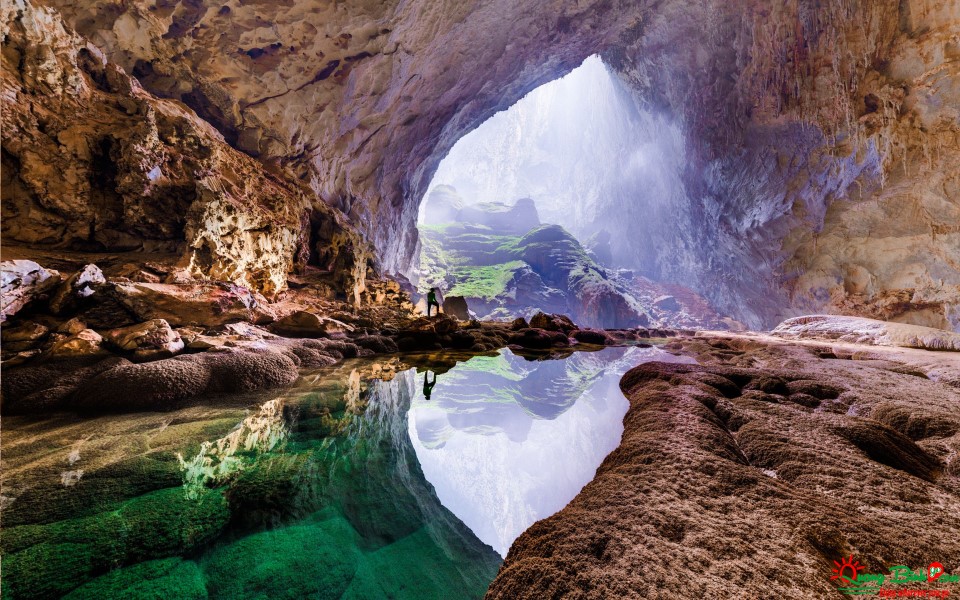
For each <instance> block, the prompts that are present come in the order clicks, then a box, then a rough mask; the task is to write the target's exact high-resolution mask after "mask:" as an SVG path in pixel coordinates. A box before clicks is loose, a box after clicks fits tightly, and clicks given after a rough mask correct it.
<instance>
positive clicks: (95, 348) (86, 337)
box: [47, 329, 106, 357]
mask: <svg viewBox="0 0 960 600" xmlns="http://www.w3.org/2000/svg"><path fill="white" fill-rule="evenodd" d="M102 344H103V338H102V337H100V334H99V333H97V332H96V331H94V330H92V329H84V330H82V331H80V332H79V333H77V334H76V335H71V336H69V337H67V338H64V339H62V340H60V341H58V342H54V344H53V346H51V347H50V350H48V351H47V355H48V356H56V357H76V356H96V355H99V354H106V351H105V350H104V349H103V347H102Z"/></svg>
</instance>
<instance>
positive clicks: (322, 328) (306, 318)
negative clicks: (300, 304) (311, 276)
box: [270, 310, 353, 337]
mask: <svg viewBox="0 0 960 600" xmlns="http://www.w3.org/2000/svg"><path fill="white" fill-rule="evenodd" d="M270 328H271V329H272V330H273V331H275V332H276V333H279V334H282V335H286V336H292V337H330V336H331V335H335V334H343V333H346V332H348V331H353V327H351V326H349V325H347V324H346V323H343V322H341V321H338V320H336V319H331V318H329V317H323V316H320V315H318V314H316V313H313V312H310V311H306V310H298V311H296V312H294V313H291V314H289V315H287V316H285V317H284V318H282V319H280V320H279V321H277V322H276V323H273V324H272V325H271V327H270Z"/></svg>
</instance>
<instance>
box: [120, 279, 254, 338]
mask: <svg viewBox="0 0 960 600" xmlns="http://www.w3.org/2000/svg"><path fill="white" fill-rule="evenodd" d="M110 295H111V296H112V297H113V298H115V299H116V300H117V301H118V302H119V303H120V304H121V305H122V306H123V307H125V308H126V309H127V310H128V311H130V312H131V313H132V314H134V315H136V316H137V317H138V318H139V319H140V320H141V321H147V320H153V319H163V320H165V321H167V322H168V323H169V324H170V325H171V326H174V327H179V326H182V325H205V326H212V325H222V324H225V323H230V322H232V321H250V322H261V321H264V320H270V319H271V318H272V317H271V315H270V313H269V312H268V310H267V309H266V306H265V305H266V302H265V301H264V300H263V298H262V297H258V294H256V293H255V292H252V291H251V290H249V289H247V288H245V287H242V286H238V285H233V284H225V283H203V282H195V283H193V284H190V285H174V284H168V283H123V282H119V281H118V282H115V283H113V284H112V289H111V290H110Z"/></svg>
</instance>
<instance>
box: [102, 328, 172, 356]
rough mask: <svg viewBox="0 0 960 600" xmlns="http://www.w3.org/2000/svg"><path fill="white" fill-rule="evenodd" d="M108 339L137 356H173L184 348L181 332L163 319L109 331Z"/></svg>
mask: <svg viewBox="0 0 960 600" xmlns="http://www.w3.org/2000/svg"><path fill="white" fill-rule="evenodd" d="M107 341H109V342H110V343H111V344H113V345H114V346H116V347H117V348H119V349H120V350H124V351H126V352H130V353H132V354H133V355H134V356H135V357H137V358H161V357H167V356H173V355H174V354H176V353H177V352H180V351H181V350H183V340H182V339H180V334H179V333H177V332H176V331H174V330H173V329H171V328H170V324H169V323H167V322H166V321H164V320H163V319H153V320H150V321H146V322H143V323H138V324H136V325H131V326H129V327H123V328H120V329H114V330H112V331H110V332H108V333H107Z"/></svg>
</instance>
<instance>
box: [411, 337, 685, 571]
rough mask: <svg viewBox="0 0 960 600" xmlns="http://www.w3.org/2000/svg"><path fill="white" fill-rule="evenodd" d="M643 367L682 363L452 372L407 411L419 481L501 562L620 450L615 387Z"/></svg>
mask: <svg viewBox="0 0 960 600" xmlns="http://www.w3.org/2000/svg"><path fill="white" fill-rule="evenodd" d="M651 360H659V361H666V362H688V361H689V359H687V358H682V357H675V356H673V355H671V354H668V353H666V352H663V351H662V350H659V349H657V348H607V349H604V350H602V351H599V352H593V353H584V352H579V353H576V354H574V355H572V356H571V357H570V358H567V359H565V360H549V361H541V362H532V361H527V360H525V359H523V358H521V357H519V356H516V355H514V354H513V353H512V352H510V350H508V349H504V350H502V351H501V352H500V353H499V355H497V356H494V357H476V358H473V359H470V360H469V361H467V362H465V363H461V364H459V365H457V366H456V367H454V368H453V369H451V370H450V371H449V372H447V373H444V375H443V379H442V381H441V382H440V383H438V384H437V385H436V388H435V389H432V390H431V391H432V393H431V394H428V393H426V389H425V390H424V394H423V395H421V396H418V397H417V398H416V399H414V401H413V404H412V406H411V409H410V416H409V431H410V437H411V438H412V439H413V445H414V448H415V449H416V453H417V458H418V459H419V461H420V465H421V467H422V468H423V472H424V475H425V476H426V478H427V479H428V480H429V481H430V482H431V483H432V484H433V486H434V488H435V489H436V491H437V496H438V497H439V498H440V501H441V502H442V503H443V505H444V506H446V507H447V508H449V509H450V510H452V511H453V512H454V514H456V515H457V516H458V517H459V518H460V519H461V520H462V521H463V522H464V523H465V524H466V525H467V526H468V527H470V529H471V530H472V531H473V532H474V533H475V534H476V535H477V537H479V538H480V539H481V540H482V541H484V542H486V543H487V544H489V545H490V546H492V547H493V548H494V549H495V550H496V551H497V552H498V553H500V555H501V556H506V553H507V551H508V550H509V548H510V545H511V544H512V543H513V540H515V539H516V538H517V536H519V535H520V534H521V533H522V532H523V531H524V530H526V529H527V528H528V527H529V526H530V525H532V524H533V523H534V522H535V521H537V520H539V519H543V518H545V517H547V516H550V515H552V514H553V513H555V512H556V511H558V510H560V509H561V508H563V507H564V506H565V505H566V504H567V502H569V501H570V500H571V499H572V498H573V497H574V496H575V495H576V494H577V493H578V492H579V491H580V489H581V488H582V487H583V486H584V485H585V484H586V483H587V482H589V481H590V480H591V479H592V478H593V475H594V473H595V472H596V468H597V466H599V464H600V463H601V462H602V461H603V459H604V457H606V455H607V454H609V453H610V452H611V451H612V450H613V449H614V448H616V447H617V445H618V444H619V443H620V437H621V435H622V434H623V416H624V414H625V413H626V411H627V407H628V404H627V400H626V399H625V398H624V397H623V394H622V393H621V392H620V388H619V382H620V378H621V376H622V375H623V373H624V372H626V371H627V370H628V369H630V368H631V367H633V366H636V365H637V364H639V363H641V362H646V361H651Z"/></svg>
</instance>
